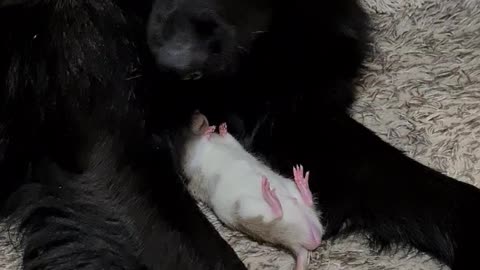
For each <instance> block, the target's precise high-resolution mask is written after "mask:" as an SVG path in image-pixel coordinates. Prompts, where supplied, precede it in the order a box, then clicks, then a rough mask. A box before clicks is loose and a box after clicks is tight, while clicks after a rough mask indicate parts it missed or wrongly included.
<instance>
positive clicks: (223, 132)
mask: <svg viewBox="0 0 480 270" xmlns="http://www.w3.org/2000/svg"><path fill="white" fill-rule="evenodd" d="M218 132H219V133H220V135H221V136H225V135H227V133H228V131H227V123H222V124H221V125H220V126H219V127H218Z"/></svg>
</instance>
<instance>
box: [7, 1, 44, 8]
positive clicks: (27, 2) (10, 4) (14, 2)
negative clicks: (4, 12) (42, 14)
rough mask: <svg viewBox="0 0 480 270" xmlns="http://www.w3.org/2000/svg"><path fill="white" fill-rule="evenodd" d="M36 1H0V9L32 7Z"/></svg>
mask: <svg viewBox="0 0 480 270" xmlns="http://www.w3.org/2000/svg"><path fill="white" fill-rule="evenodd" d="M36 2H38V0H0V8H3V7H10V6H20V5H32V4H35V3H36Z"/></svg>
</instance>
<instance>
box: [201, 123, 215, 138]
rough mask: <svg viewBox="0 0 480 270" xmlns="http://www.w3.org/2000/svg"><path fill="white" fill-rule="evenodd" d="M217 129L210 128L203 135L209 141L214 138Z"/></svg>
mask: <svg viewBox="0 0 480 270" xmlns="http://www.w3.org/2000/svg"><path fill="white" fill-rule="evenodd" d="M216 128H217V127H216V126H209V127H208V128H207V129H206V130H205V132H204V133H203V135H204V136H205V137H206V138H207V139H210V137H212V133H214V132H215V129H216Z"/></svg>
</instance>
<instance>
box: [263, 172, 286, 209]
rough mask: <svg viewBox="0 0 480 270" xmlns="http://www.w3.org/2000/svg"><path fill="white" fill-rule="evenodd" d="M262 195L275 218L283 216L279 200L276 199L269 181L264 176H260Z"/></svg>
mask: <svg viewBox="0 0 480 270" xmlns="http://www.w3.org/2000/svg"><path fill="white" fill-rule="evenodd" d="M262 195H263V199H264V200H265V201H266V202H267V204H268V205H269V206H270V208H272V211H273V214H274V216H275V218H281V217H282V216H283V209H282V205H281V204H280V200H279V199H278V197H277V194H276V193H275V190H274V189H271V188H270V182H269V181H268V179H267V177H265V176H263V177H262Z"/></svg>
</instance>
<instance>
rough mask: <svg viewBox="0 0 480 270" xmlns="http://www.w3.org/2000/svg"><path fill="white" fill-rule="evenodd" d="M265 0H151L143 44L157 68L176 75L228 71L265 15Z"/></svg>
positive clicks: (263, 23) (267, 17)
mask: <svg viewBox="0 0 480 270" xmlns="http://www.w3.org/2000/svg"><path fill="white" fill-rule="evenodd" d="M270 1H271V0H155V1H154V4H153V9H152V12H151V14H150V18H149V22H148V29H147V33H148V44H149V46H150V49H151V51H152V53H153V55H154V57H155V60H156V63H157V64H158V66H159V67H160V69H161V70H163V71H169V72H171V73H172V74H175V75H178V76H179V77H181V78H184V79H185V78H190V79H192V78H193V79H195V78H200V77H202V76H206V77H208V76H214V75H218V74H224V73H228V72H233V71H234V70H235V66H236V62H237V60H238V58H239V56H240V55H241V54H242V53H243V51H244V50H248V48H249V47H250V45H251V44H252V43H253V42H254V40H255V37H256V36H257V35H256V34H257V33H258V32H262V31H266V30H267V29H268V27H269V24H270V20H271V2H270Z"/></svg>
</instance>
